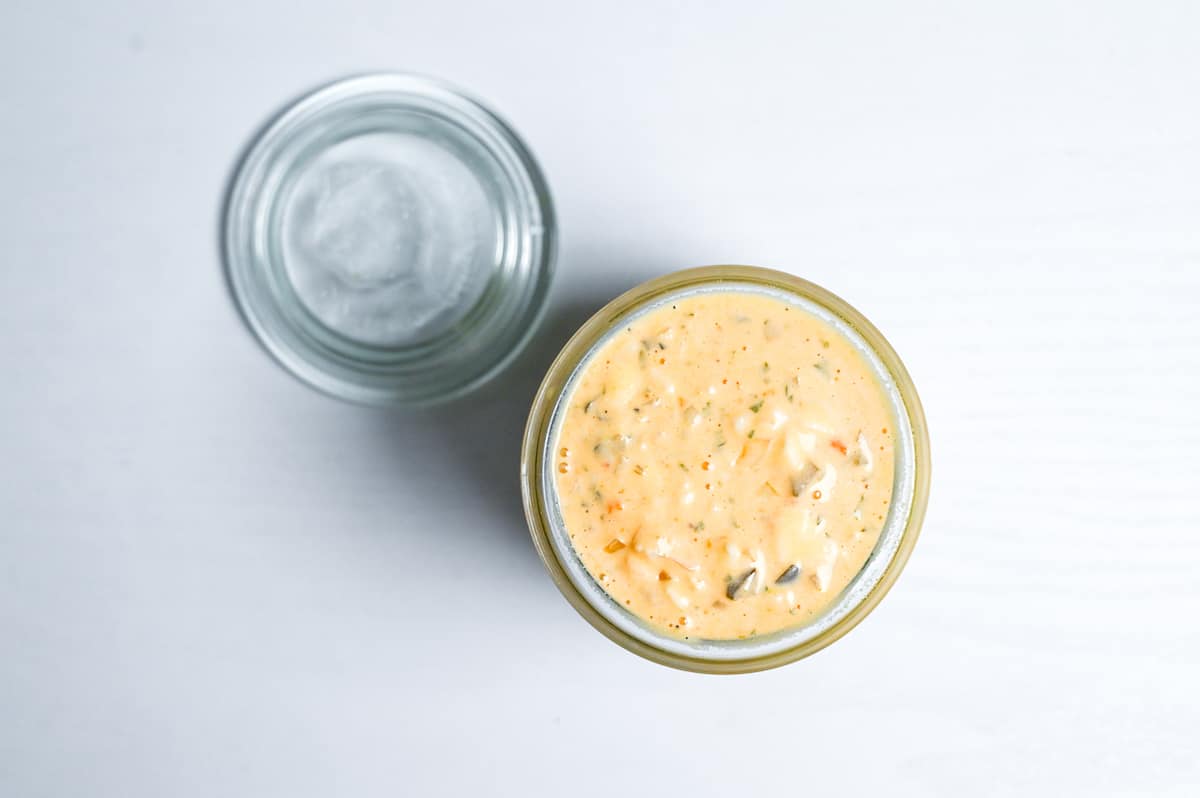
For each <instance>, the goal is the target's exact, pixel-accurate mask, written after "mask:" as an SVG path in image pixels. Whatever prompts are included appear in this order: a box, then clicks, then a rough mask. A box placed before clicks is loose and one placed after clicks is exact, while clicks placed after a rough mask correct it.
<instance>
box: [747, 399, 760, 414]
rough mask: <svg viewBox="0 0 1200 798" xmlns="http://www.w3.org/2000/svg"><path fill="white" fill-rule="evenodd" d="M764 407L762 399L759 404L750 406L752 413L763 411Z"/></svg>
mask: <svg viewBox="0 0 1200 798" xmlns="http://www.w3.org/2000/svg"><path fill="white" fill-rule="evenodd" d="M762 405H763V403H762V399H759V400H758V401H757V402H755V403H754V404H752V405H750V412H751V413H757V412H758V411H759V410H762Z"/></svg>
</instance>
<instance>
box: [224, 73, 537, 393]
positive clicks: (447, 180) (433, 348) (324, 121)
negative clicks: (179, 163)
mask: <svg viewBox="0 0 1200 798" xmlns="http://www.w3.org/2000/svg"><path fill="white" fill-rule="evenodd" d="M554 244H555V230H554V211H553V207H552V204H551V201H550V192H549V190H548V188H547V186H546V183H545V180H544V178H543V177H542V174H541V171H540V169H539V168H538V166H537V163H536V162H535V161H534V159H533V156H532V155H531V154H530V152H529V150H528V149H527V148H526V147H525V145H524V143H523V142H522V141H521V140H520V138H519V137H518V136H517V134H516V133H515V132H514V131H513V130H512V129H511V128H510V127H509V126H508V125H507V124H505V122H504V121H503V120H501V119H500V118H499V117H498V116H496V114H495V113H493V112H492V111H490V110H488V109H487V108H485V107H484V106H483V105H481V104H480V103H478V102H477V101H475V100H472V99H470V98H469V97H467V96H465V95H463V94H462V93H461V92H459V91H457V90H455V89H453V88H450V87H448V86H446V85H445V84H442V83H440V82H437V81H434V80H431V79H429V78H424V77H418V76H414V75H404V74H377V75H367V76H362V77H355V78H351V79H348V80H343V81H340V82H337V83H334V84H332V85H330V86H326V87H325V88H322V89H319V90H317V91H315V92H313V93H312V94H309V95H307V96H306V97H304V98H302V99H301V100H299V101H298V102H296V103H295V104H294V105H292V106H291V107H289V108H288V109H287V110H285V111H284V112H283V113H282V114H281V115H279V116H278V117H277V118H275V119H274V120H273V121H272V122H271V123H270V124H269V125H268V126H267V127H266V129H265V130H264V131H263V132H262V133H261V134H260V135H259V136H258V138H257V139H256V140H255V141H254V142H253V144H252V145H251V146H250V149H249V151H248V152H247V154H246V156H245V157H244V159H243V160H242V162H241V164H240V166H239V168H238V171H237V174H236V176H235V177H234V180H233V184H232V187H231V189H230V193H229V198H228V203H227V205H226V212H225V230H224V245H225V261H226V267H227V269H228V273H229V280H230V284H231V285H232V288H233V293H234V296H235V298H236V300H237V303H238V305H239V306H240V308H241V311H242V314H243V316H244V317H245V319H246V321H247V323H248V324H249V326H250V327H251V329H252V330H253V331H254V333H255V334H256V335H257V336H258V338H259V340H260V341H261V342H262V343H263V345H264V346H265V347H266V348H267V349H268V350H269V351H270V352H271V354H272V355H273V356H274V357H275V358H276V359H277V360H278V361H279V362H280V363H281V364H282V365H283V366H284V367H285V368H287V369H288V370H289V371H291V372H292V373H293V374H295V375H296V376H298V377H299V378H300V379H302V380H304V381H305V382H307V383H309V384H310V385H312V386H314V387H316V388H318V389H320V390H322V391H325V392H327V393H329V394H332V395H334V396H338V397H341V398H344V399H350V400H354V401H359V402H367V403H371V404H400V405H421V404H432V403H435V402H438V401H444V400H447V399H451V398H454V397H457V396H460V395H462V394H464V393H466V392H468V391H470V390H472V389H473V388H475V387H478V386H479V385H481V384H482V383H484V382H486V381H487V380H488V379H489V378H490V377H492V376H494V375H495V374H497V373H498V372H499V371H500V370H501V369H502V368H503V367H504V366H505V365H506V364H507V363H508V362H510V361H511V360H512V358H513V357H514V356H515V355H516V354H517V352H518V351H519V350H520V349H521V347H522V346H523V345H524V344H525V342H526V341H527V340H528V339H529V337H530V336H531V334H532V332H533V329H534V327H535V322H536V320H537V319H538V318H539V317H540V314H541V310H542V308H543V306H544V305H545V300H546V295H547V292H548V289H549V284H550V278H551V273H552V271H553V263H554V250H555V246H554Z"/></svg>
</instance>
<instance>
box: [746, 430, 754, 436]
mask: <svg viewBox="0 0 1200 798" xmlns="http://www.w3.org/2000/svg"><path fill="white" fill-rule="evenodd" d="M746 437H747V438H753V437H754V430H750V431H749V432H747V433H746Z"/></svg>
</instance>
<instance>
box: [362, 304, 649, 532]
mask: <svg viewBox="0 0 1200 798" xmlns="http://www.w3.org/2000/svg"><path fill="white" fill-rule="evenodd" d="M627 287H628V286H624V285H619V286H614V288H613V289H612V291H611V292H608V293H605V292H604V291H603V290H599V289H598V290H596V292H595V294H594V295H591V294H589V295H588V296H587V297H586V298H580V297H575V298H572V299H571V300H570V301H566V302H563V303H561V304H559V305H558V306H554V307H551V308H550V309H549V311H548V312H547V314H546V318H545V319H544V320H543V321H542V324H541V325H540V327H539V328H538V330H537V332H536V333H535V335H534V336H533V339H532V340H531V341H530V343H529V344H528V345H527V346H526V348H525V351H524V352H523V353H522V354H521V355H520V356H518V358H517V360H516V361H515V362H514V363H513V364H512V365H511V366H510V367H509V368H508V369H506V370H505V372H504V373H503V374H501V375H500V376H498V377H497V378H496V379H495V380H493V381H492V382H490V383H489V384H487V385H486V386H484V387H483V388H481V389H480V390H478V391H477V392H475V393H473V394H471V395H469V396H466V397H464V398H462V399H459V400H457V401H455V402H453V403H451V404H448V405H446V406H443V407H437V408H433V409H430V410H425V411H419V412H415V413H414V412H411V411H408V412H406V411H402V410H389V411H379V412H378V413H377V414H376V415H375V422H376V423H377V425H378V426H377V427H376V429H375V433H374V434H373V435H372V436H371V439H372V440H377V441H379V443H380V445H383V446H389V447H391V448H392V451H390V452H388V455H389V458H390V459H392V460H394V461H396V462H397V464H398V466H399V467H412V464H413V458H412V449H411V447H412V445H413V441H414V438H415V439H416V440H425V441H430V442H432V441H435V440H436V441H437V445H438V446H439V448H442V449H443V450H445V451H448V452H449V457H450V458H451V460H452V467H454V468H456V469H458V470H459V471H460V472H461V476H462V478H463V480H464V481H465V482H467V483H469V484H470V486H471V490H472V491H473V493H474V495H475V496H476V497H478V498H479V499H480V500H481V501H482V502H483V503H484V504H485V505H486V507H487V509H488V517H489V518H493V519H495V522H494V523H491V524H489V525H488V528H487V529H486V530H483V532H484V534H488V535H495V536H497V537H501V538H503V539H507V540H510V541H511V542H513V543H514V544H517V545H520V546H521V547H522V548H523V549H527V550H529V551H530V554H531V555H532V548H531V547H530V546H529V535H528V532H527V530H526V526H525V520H524V510H523V508H522V506H521V484H520V457H521V438H522V436H523V434H524V432H525V421H526V418H527V417H528V415H529V410H530V406H531V405H532V403H533V397H534V394H536V393H537V390H538V387H539V386H540V385H541V381H542V378H543V377H544V376H545V374H546V370H547V369H548V368H549V366H550V363H551V362H553V360H554V358H555V356H557V355H558V352H559V350H561V349H562V347H563V345H565V344H566V342H567V341H568V340H569V339H570V337H571V336H572V335H573V334H574V333H575V331H576V330H577V329H579V327H580V326H581V325H582V324H583V323H584V322H585V321H587V320H588V319H589V318H590V317H591V316H592V314H594V313H595V312H596V311H597V310H599V309H600V308H601V307H603V306H604V304H605V303H607V302H608V301H609V300H610V299H612V298H613V297H614V296H616V295H617V294H619V293H620V292H621V291H622V290H624V289H625V288H627Z"/></svg>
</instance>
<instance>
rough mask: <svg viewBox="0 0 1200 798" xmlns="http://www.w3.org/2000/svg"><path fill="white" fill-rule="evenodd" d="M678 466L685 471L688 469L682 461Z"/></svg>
mask: <svg viewBox="0 0 1200 798" xmlns="http://www.w3.org/2000/svg"><path fill="white" fill-rule="evenodd" d="M679 468H680V470H682V471H687V470H688V467H687V466H685V465H684V464H683V463H680V464H679Z"/></svg>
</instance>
